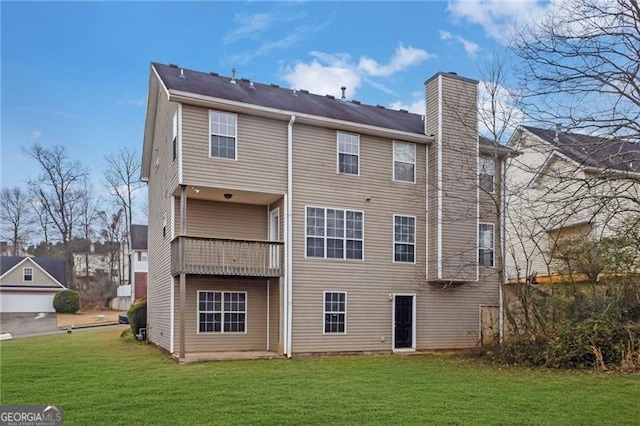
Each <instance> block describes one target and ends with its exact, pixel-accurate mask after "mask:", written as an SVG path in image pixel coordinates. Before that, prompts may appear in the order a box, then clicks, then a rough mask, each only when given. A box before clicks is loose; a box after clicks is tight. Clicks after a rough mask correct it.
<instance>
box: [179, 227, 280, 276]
mask: <svg viewBox="0 0 640 426" xmlns="http://www.w3.org/2000/svg"><path fill="white" fill-rule="evenodd" d="M282 259H283V244H282V243H280V242H274V241H273V242H272V241H251V240H230V239H221V238H201V237H185V236H181V237H176V238H175V239H174V240H173V241H172V242H171V273H172V274H173V275H174V276H175V275H178V274H180V273H185V274H197V275H227V276H230V275H233V276H247V277H279V276H281V275H282Z"/></svg>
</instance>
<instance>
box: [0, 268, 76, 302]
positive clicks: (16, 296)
mask: <svg viewBox="0 0 640 426" xmlns="http://www.w3.org/2000/svg"><path fill="white" fill-rule="evenodd" d="M0 274H1V275H0V313H3V314H4V313H28V312H35V313H40V312H55V309H54V308H53V297H54V296H55V294H56V293H57V292H58V291H61V290H64V289H66V281H67V280H66V265H65V260H64V259H61V258H52V257H19V256H2V257H0Z"/></svg>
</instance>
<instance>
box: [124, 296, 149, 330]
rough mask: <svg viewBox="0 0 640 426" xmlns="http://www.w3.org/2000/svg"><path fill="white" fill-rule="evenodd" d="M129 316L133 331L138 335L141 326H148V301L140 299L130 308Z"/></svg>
mask: <svg viewBox="0 0 640 426" xmlns="http://www.w3.org/2000/svg"><path fill="white" fill-rule="evenodd" d="M127 317H128V318H129V324H131V331H133V334H134V335H136V334H138V332H139V331H140V329H141V328H146V327H147V301H146V300H140V301H138V302H136V303H134V304H133V305H131V307H130V308H129V310H128V311H127Z"/></svg>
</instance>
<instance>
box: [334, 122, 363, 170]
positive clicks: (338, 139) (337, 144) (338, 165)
mask: <svg viewBox="0 0 640 426" xmlns="http://www.w3.org/2000/svg"><path fill="white" fill-rule="evenodd" d="M340 134H343V135H351V136H356V137H357V138H358V173H356V174H354V173H345V172H341V171H340V154H341V152H340ZM342 154H347V153H346V152H344V153H342ZM347 155H353V154H347ZM336 173H338V174H339V175H342V176H360V134H358V133H349V132H336Z"/></svg>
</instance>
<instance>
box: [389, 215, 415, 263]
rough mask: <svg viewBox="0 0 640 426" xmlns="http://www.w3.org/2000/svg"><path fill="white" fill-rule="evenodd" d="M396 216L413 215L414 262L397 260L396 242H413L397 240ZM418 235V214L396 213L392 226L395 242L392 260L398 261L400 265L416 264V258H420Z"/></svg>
mask: <svg viewBox="0 0 640 426" xmlns="http://www.w3.org/2000/svg"><path fill="white" fill-rule="evenodd" d="M396 217H411V218H413V262H400V261H397V260H396V243H397V244H411V243H404V242H396ZM417 236H418V220H417V218H416V216H412V215H410V214H394V215H393V223H392V226H391V241H392V242H393V244H392V246H391V248H392V250H391V260H393V263H397V264H399V265H415V264H416V259H417V258H418V244H417Z"/></svg>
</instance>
